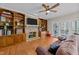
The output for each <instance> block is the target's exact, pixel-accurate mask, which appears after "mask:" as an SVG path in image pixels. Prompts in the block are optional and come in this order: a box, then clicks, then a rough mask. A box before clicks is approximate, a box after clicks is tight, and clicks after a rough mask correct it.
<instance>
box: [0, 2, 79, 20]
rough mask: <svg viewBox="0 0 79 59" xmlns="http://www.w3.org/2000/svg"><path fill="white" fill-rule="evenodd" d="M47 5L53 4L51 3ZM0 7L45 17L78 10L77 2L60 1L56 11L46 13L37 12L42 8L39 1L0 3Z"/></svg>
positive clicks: (78, 4)
mask: <svg viewBox="0 0 79 59" xmlns="http://www.w3.org/2000/svg"><path fill="white" fill-rule="evenodd" d="M49 5H54V4H53V3H51V4H49ZM0 7H2V8H8V9H11V10H14V11H20V12H22V13H25V14H27V13H29V14H32V15H35V16H38V17H42V18H45V19H49V18H53V17H58V16H62V15H66V14H69V13H73V12H77V11H79V3H60V5H59V6H58V7H56V8H55V9H56V10H58V12H56V13H52V12H50V13H49V14H48V15H45V12H42V13H39V11H40V10H42V9H43V7H42V6H41V3H0Z"/></svg>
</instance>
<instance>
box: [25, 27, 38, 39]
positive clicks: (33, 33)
mask: <svg viewBox="0 0 79 59" xmlns="http://www.w3.org/2000/svg"><path fill="white" fill-rule="evenodd" d="M38 38H39V36H38V26H32V25H30V26H27V28H26V40H35V39H38Z"/></svg>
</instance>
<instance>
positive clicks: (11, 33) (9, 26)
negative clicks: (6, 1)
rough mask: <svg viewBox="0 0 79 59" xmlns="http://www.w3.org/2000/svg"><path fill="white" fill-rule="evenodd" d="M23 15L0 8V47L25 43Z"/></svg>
mask: <svg viewBox="0 0 79 59" xmlns="http://www.w3.org/2000/svg"><path fill="white" fill-rule="evenodd" d="M24 22H25V15H24V14H22V13H19V12H15V11H10V10H7V9H3V8H0V46H2V47H3V46H8V45H11V44H15V43H18V42H22V41H25V40H26V39H25V38H24V37H25V23H24Z"/></svg>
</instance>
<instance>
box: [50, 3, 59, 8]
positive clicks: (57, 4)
mask: <svg viewBox="0 0 79 59" xmlns="http://www.w3.org/2000/svg"><path fill="white" fill-rule="evenodd" d="M59 5H60V4H59V3H57V4H55V5H54V6H52V7H51V8H49V9H53V8H55V7H57V6H59Z"/></svg>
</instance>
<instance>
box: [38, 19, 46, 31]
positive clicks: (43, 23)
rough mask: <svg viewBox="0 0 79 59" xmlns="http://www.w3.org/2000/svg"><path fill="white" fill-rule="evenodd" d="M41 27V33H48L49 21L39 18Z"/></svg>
mask: <svg viewBox="0 0 79 59" xmlns="http://www.w3.org/2000/svg"><path fill="white" fill-rule="evenodd" d="M39 27H40V29H41V31H47V20H45V19H41V18H39Z"/></svg>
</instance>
